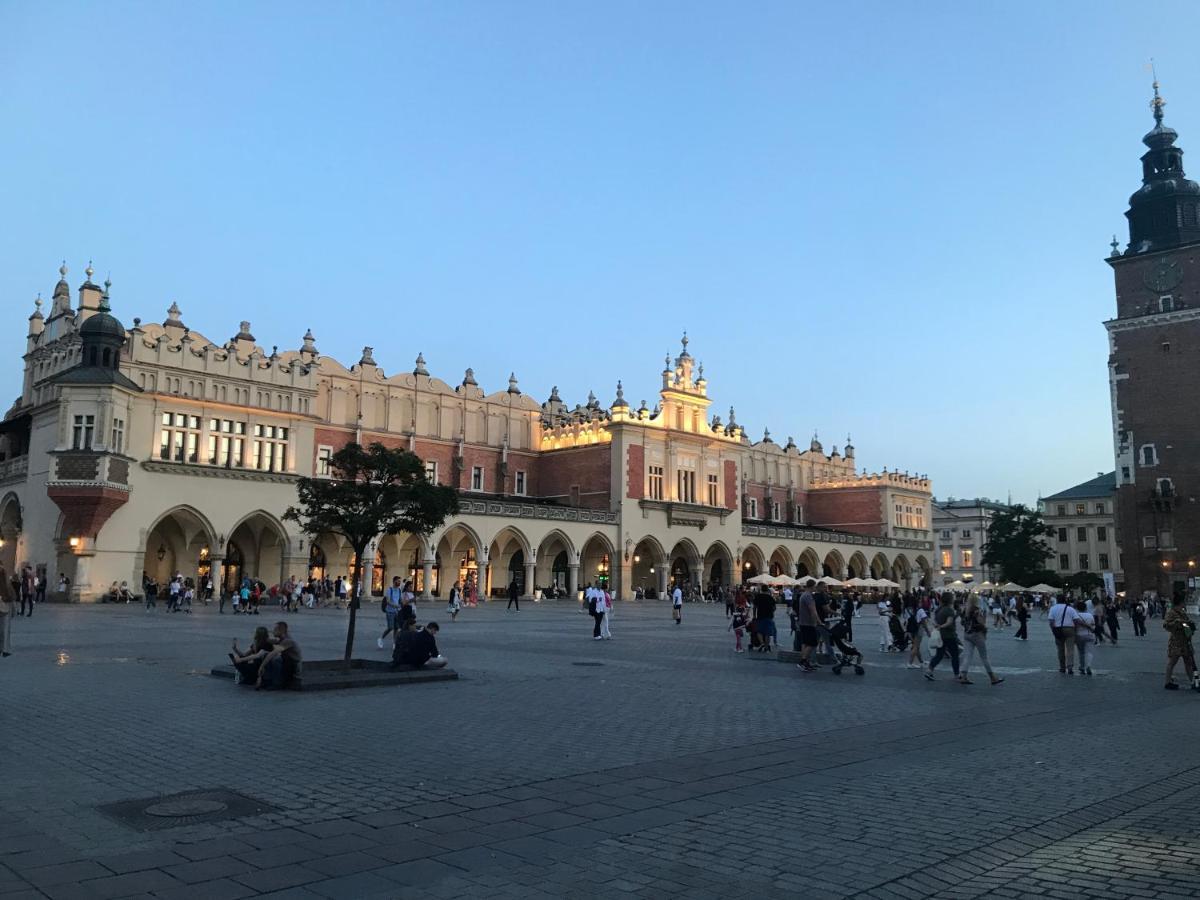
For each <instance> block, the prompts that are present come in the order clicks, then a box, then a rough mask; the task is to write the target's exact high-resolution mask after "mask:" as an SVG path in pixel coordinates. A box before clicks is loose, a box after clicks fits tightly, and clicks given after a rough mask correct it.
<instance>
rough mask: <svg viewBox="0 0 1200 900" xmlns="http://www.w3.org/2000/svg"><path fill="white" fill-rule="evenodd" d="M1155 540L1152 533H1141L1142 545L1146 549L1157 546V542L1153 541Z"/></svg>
mask: <svg viewBox="0 0 1200 900" xmlns="http://www.w3.org/2000/svg"><path fill="white" fill-rule="evenodd" d="M1155 540H1156V539H1155V537H1154V535H1152V534H1146V535H1143V536H1142V547H1143V548H1145V549H1146V550H1151V549H1153V548H1155V547H1157V546H1158V544H1157V543H1156V542H1155Z"/></svg>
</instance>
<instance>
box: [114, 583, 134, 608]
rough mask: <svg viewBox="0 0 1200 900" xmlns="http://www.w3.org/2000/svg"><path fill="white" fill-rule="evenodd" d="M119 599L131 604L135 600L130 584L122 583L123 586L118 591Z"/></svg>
mask: <svg viewBox="0 0 1200 900" xmlns="http://www.w3.org/2000/svg"><path fill="white" fill-rule="evenodd" d="M117 597H118V598H119V599H121V600H124V601H125V602H126V603H129V602H131V601H132V600H133V591H131V590H130V589H129V582H128V581H122V582H121V586H120V587H119V588H118V589H117Z"/></svg>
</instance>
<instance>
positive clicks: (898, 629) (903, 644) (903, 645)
mask: <svg viewBox="0 0 1200 900" xmlns="http://www.w3.org/2000/svg"><path fill="white" fill-rule="evenodd" d="M888 631H890V632H891V634H892V646H894V647H895V648H896V649H897V650H907V649H908V642H909V637H908V635H907V634H905V633H904V626H902V625H901V624H900V617H899V616H897V615H895V614H892V615H890V616H888Z"/></svg>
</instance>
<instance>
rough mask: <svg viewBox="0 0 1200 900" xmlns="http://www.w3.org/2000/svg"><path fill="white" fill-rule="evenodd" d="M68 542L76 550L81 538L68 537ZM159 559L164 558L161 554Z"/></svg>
mask: <svg viewBox="0 0 1200 900" xmlns="http://www.w3.org/2000/svg"><path fill="white" fill-rule="evenodd" d="M67 543H68V544H70V545H71V549H72V550H74V549H75V548H76V547H78V546H79V538H77V537H73V538H70V539H68V541H67ZM159 559H162V557H161V556H160V557H159Z"/></svg>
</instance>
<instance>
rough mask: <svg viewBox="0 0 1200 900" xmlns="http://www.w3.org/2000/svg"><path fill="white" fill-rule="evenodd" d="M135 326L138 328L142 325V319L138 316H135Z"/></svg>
mask: <svg viewBox="0 0 1200 900" xmlns="http://www.w3.org/2000/svg"><path fill="white" fill-rule="evenodd" d="M133 327H134V329H135V330H138V329H140V328H141V327H142V320H141V319H140V318H139V317H138V316H134V317H133Z"/></svg>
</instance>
